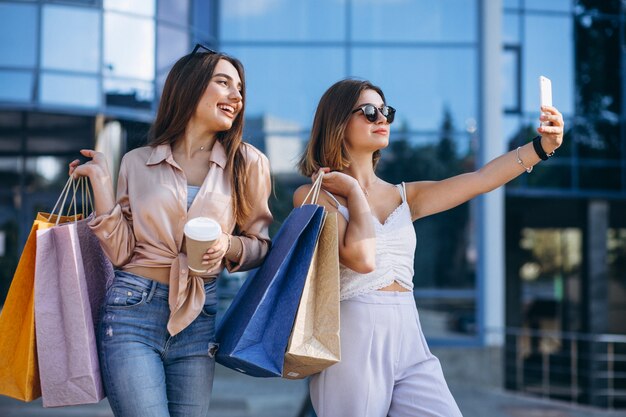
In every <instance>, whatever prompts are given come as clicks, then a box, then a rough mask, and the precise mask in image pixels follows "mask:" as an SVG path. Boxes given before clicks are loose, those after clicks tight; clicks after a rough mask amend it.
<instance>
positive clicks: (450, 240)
mask: <svg viewBox="0 0 626 417" xmlns="http://www.w3.org/2000/svg"><path fill="white" fill-rule="evenodd" d="M427 150H428V149H427ZM430 153H431V155H432V153H433V152H432V151H431V152H430ZM434 158H436V156H435V155H432V156H430V157H424V158H421V160H426V161H427V162H430V163H431V170H432V171H434V172H430V173H428V177H429V178H432V179H436V178H434V175H436V174H438V171H439V170H444V171H445V169H446V168H448V169H449V168H450V165H452V164H446V165H447V166H445V167H442V168H439V167H437V166H436V165H435V163H434V162H435V161H433V159H434ZM414 163H415V162H414ZM448 176H450V175H447V173H446V172H444V175H442V177H448ZM404 178H405V179H406V178H407V177H406V176H404ZM470 207H471V204H470V203H465V204H462V205H460V206H458V207H455V208H453V209H450V210H447V211H445V212H442V213H439V214H435V215H432V216H428V217H426V218H423V219H420V221H419V222H416V223H414V227H415V232H416V234H417V250H416V252H415V262H414V269H415V276H414V278H413V283H414V284H415V288H457V289H458V288H474V286H475V285H476V249H475V246H474V245H473V242H472V233H471V231H472V221H471V220H472V216H471V212H470Z"/></svg>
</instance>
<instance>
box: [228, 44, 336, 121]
mask: <svg viewBox="0 0 626 417" xmlns="http://www.w3.org/2000/svg"><path fill="white" fill-rule="evenodd" d="M225 52H226V53H228V54H231V55H233V56H235V57H237V58H239V59H240V60H241V61H242V62H243V63H244V65H245V67H246V88H247V89H248V91H247V94H246V98H247V101H248V102H247V103H246V117H248V118H250V117H259V116H262V115H269V116H272V117H274V118H276V119H279V120H281V121H282V122H283V123H287V124H289V125H290V126H291V125H292V124H293V123H296V124H298V125H299V126H300V128H301V129H310V127H311V124H312V123H313V115H314V113H315V108H316V106H317V102H318V101H319V99H320V97H321V96H322V94H323V93H324V91H326V89H327V88H328V87H330V86H331V85H332V84H333V83H335V82H336V81H339V80H340V79H341V78H343V77H344V76H345V68H344V65H343V63H344V59H343V57H344V53H343V50H342V49H341V48H317V47H316V48H312V47H306V48H277V47H263V48H245V47H231V48H225ZM290 130H292V129H291V128H290Z"/></svg>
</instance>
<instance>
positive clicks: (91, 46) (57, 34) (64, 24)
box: [41, 5, 100, 72]
mask: <svg viewBox="0 0 626 417" xmlns="http://www.w3.org/2000/svg"><path fill="white" fill-rule="evenodd" d="M41 30H42V36H41V38H42V49H41V60H42V62H41V64H42V66H43V67H44V68H46V69H59V70H74V71H85V72H97V71H98V70H99V59H100V13H99V12H97V11H94V10H92V9H86V8H77V7H63V6H52V5H45V6H44V7H43V24H42V29H41Z"/></svg>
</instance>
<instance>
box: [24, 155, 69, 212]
mask: <svg viewBox="0 0 626 417" xmlns="http://www.w3.org/2000/svg"><path fill="white" fill-rule="evenodd" d="M74 159H76V157H75V156H63V157H59V156H36V157H29V158H26V186H27V187H28V190H29V191H30V192H35V191H54V192H56V193H58V192H59V191H60V190H61V189H62V188H63V186H64V185H65V182H66V181H67V166H68V165H69V163H70V162H71V161H73V160H74ZM70 197H71V196H70ZM68 201H69V199H68ZM68 205H69V203H68V204H66V206H65V209H67V207H68ZM51 208H52V207H49V208H48V210H50V209H51Z"/></svg>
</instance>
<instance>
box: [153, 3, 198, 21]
mask: <svg viewBox="0 0 626 417" xmlns="http://www.w3.org/2000/svg"><path fill="white" fill-rule="evenodd" d="M207 3H208V2H207ZM158 15H159V16H158V18H159V20H167V21H169V22H173V23H177V24H179V25H184V26H187V25H188V24H189V0H159V8H158ZM204 18H205V19H206V16H204Z"/></svg>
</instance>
